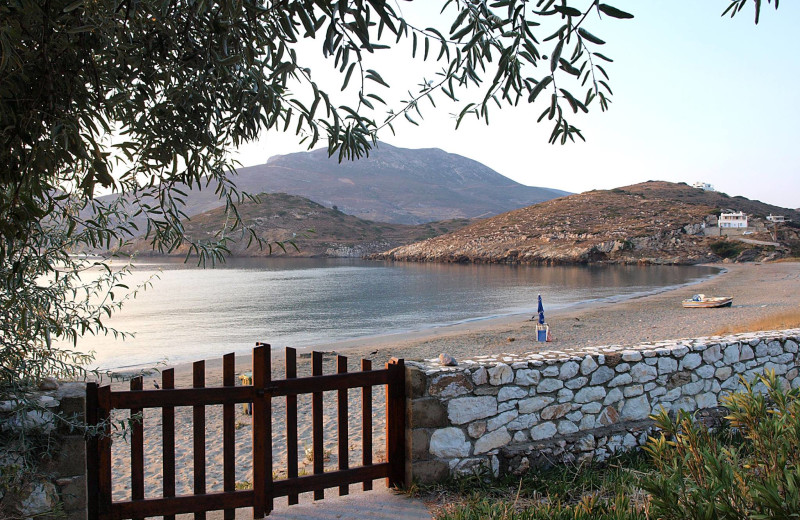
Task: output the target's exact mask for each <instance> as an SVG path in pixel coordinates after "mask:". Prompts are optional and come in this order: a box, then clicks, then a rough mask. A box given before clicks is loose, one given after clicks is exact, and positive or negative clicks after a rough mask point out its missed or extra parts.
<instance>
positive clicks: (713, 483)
mask: <svg viewBox="0 0 800 520" xmlns="http://www.w3.org/2000/svg"><path fill="white" fill-rule="evenodd" d="M744 384H745V391H744V392H741V393H737V394H733V395H730V396H728V397H725V398H723V405H724V406H725V408H727V410H728V412H729V415H728V416H727V417H726V419H727V420H728V421H729V423H730V429H728V430H726V431H723V432H721V433H720V432H713V431H709V430H708V429H707V428H706V427H704V426H703V425H701V424H698V423H697V422H696V421H694V420H693V419H692V416H691V415H690V414H689V413H687V412H683V411H680V412H678V414H677V416H676V417H675V418H674V419H673V418H671V417H670V416H669V415H668V414H667V413H666V411H664V410H662V411H661V413H659V414H658V415H656V416H654V419H655V420H656V423H657V425H658V427H659V428H661V430H662V434H661V436H660V437H658V438H651V440H650V442H649V443H648V445H647V446H646V447H645V450H646V451H647V452H648V453H649V454H650V455H651V456H652V459H653V463H654V465H655V467H656V469H657V471H656V472H654V473H652V474H651V475H650V476H648V477H646V478H645V479H644V480H643V488H644V489H645V490H647V491H649V492H650V494H651V501H650V516H651V517H652V518H664V519H671V518H674V519H679V518H681V519H682V518H797V517H798V515H799V514H800V450H798V449H797V446H798V443H800V400H798V390H797V389H795V390H789V391H786V390H784V389H783V387H782V386H781V384H780V382H779V381H778V379H777V377H776V376H775V374H774V372H768V373H767V374H765V375H764V376H759V377H758V378H757V380H756V381H755V384H748V383H747V382H744ZM756 387H757V388H762V387H763V389H764V390H765V391H766V393H762V392H759V391H757V390H756Z"/></svg>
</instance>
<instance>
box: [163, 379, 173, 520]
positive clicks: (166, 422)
mask: <svg viewBox="0 0 800 520" xmlns="http://www.w3.org/2000/svg"><path fill="white" fill-rule="evenodd" d="M161 388H163V389H164V390H171V389H173V388H175V369H172V368H169V369H167V370H164V371H163V372H161ZM161 453H162V459H163V460H162V468H163V471H162V473H163V475H162V487H163V492H164V497H165V498H169V497H174V496H175V407H174V406H164V407H162V408H161ZM164 520H175V515H164Z"/></svg>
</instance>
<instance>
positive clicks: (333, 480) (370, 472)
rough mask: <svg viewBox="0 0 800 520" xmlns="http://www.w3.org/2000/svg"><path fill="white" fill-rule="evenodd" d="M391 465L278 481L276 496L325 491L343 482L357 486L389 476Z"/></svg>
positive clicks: (381, 464) (384, 464) (378, 465)
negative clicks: (357, 484)
mask: <svg viewBox="0 0 800 520" xmlns="http://www.w3.org/2000/svg"><path fill="white" fill-rule="evenodd" d="M389 470H390V464H389V463H388V462H381V463H380V464H373V465H372V466H362V467H360V468H351V469H348V470H345V471H329V472H326V473H321V474H319V475H303V476H302V477H297V478H296V479H294V480H278V481H276V482H275V496H276V497H280V496H285V495H287V494H288V493H293V492H295V491H299V492H301V493H303V492H306V491H314V492H315V493H316V491H317V490H318V491H324V490H325V489H327V488H332V487H336V486H338V485H339V484H341V483H342V482H345V483H347V484H355V483H357V482H363V481H365V480H370V481H372V480H374V479H376V478H383V477H386V476H387V475H388V474H389Z"/></svg>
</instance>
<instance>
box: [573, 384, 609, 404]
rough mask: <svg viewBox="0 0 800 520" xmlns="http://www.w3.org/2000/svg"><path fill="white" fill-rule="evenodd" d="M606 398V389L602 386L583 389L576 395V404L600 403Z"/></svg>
mask: <svg viewBox="0 0 800 520" xmlns="http://www.w3.org/2000/svg"><path fill="white" fill-rule="evenodd" d="M605 396H606V389H605V388H603V387H602V386H590V387H586V388H583V389H581V390H579V391H578V393H577V394H575V402H576V403H591V402H592V401H600V400H602V399H603V398H604V397H605Z"/></svg>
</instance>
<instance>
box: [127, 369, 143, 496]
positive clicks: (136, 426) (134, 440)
mask: <svg viewBox="0 0 800 520" xmlns="http://www.w3.org/2000/svg"><path fill="white" fill-rule="evenodd" d="M130 388H131V391H135V390H141V389H142V376H139V377H134V378H133V379H131V382H130ZM131 498H132V499H133V500H142V499H143V498H144V410H143V409H141V408H131Z"/></svg>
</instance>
